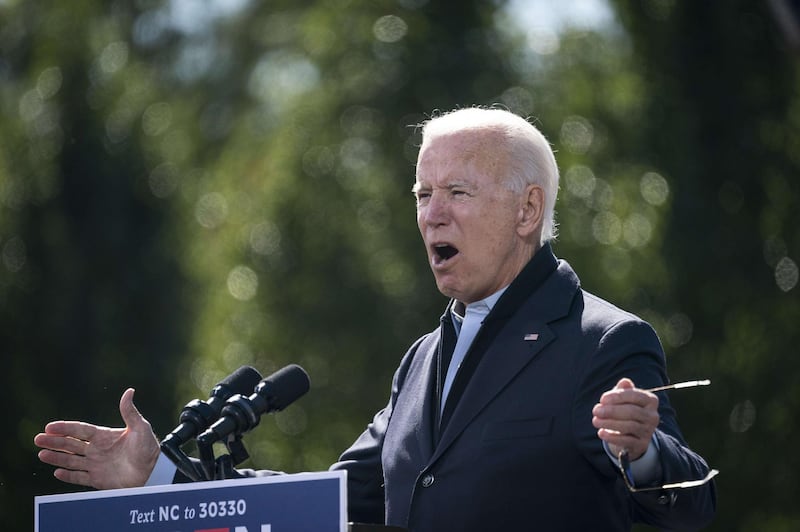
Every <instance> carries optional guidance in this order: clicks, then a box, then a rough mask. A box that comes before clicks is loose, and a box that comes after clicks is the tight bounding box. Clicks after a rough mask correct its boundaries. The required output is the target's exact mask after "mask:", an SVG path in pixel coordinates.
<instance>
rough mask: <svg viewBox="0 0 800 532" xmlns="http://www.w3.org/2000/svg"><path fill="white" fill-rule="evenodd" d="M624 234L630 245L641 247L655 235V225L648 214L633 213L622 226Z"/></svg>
mask: <svg viewBox="0 0 800 532" xmlns="http://www.w3.org/2000/svg"><path fill="white" fill-rule="evenodd" d="M622 235H623V238H624V239H625V242H626V243H627V244H628V245H629V246H630V247H632V248H639V247H642V246H644V245H645V244H647V243H648V242H649V241H650V238H651V236H652V235H653V225H652V224H651V223H650V220H649V219H648V218H647V216H645V215H643V214H640V213H633V214H631V215H630V216H628V218H627V219H626V220H625V223H624V224H623V226H622Z"/></svg>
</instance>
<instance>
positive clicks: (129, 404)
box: [119, 388, 147, 429]
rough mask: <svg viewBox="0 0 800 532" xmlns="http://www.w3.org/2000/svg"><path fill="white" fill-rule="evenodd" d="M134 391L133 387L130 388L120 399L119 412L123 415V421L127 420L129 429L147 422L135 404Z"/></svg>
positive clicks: (126, 424) (126, 423)
mask: <svg viewBox="0 0 800 532" xmlns="http://www.w3.org/2000/svg"><path fill="white" fill-rule="evenodd" d="M134 392H135V390H134V389H133V388H128V389H127V390H125V392H124V393H123V394H122V397H120V399H119V413H120V415H121V416H122V421H124V422H125V426H126V427H127V428H129V429H135V428H137V427H139V426H141V425H143V424H146V423H147V421H146V420H145V419H144V417H143V416H142V414H140V413H139V410H138V409H137V408H136V405H135V404H133V394H134Z"/></svg>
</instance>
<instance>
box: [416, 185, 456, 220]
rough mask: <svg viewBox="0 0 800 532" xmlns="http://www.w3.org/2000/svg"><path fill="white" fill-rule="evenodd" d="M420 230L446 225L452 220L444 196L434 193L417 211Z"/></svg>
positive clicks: (437, 192)
mask: <svg viewBox="0 0 800 532" xmlns="http://www.w3.org/2000/svg"><path fill="white" fill-rule="evenodd" d="M417 219H418V221H419V226H420V228H422V227H436V226H439V225H444V224H446V223H447V222H448V220H449V219H450V210H449V205H448V203H447V199H446V197H445V195H444V194H441V193H439V191H434V192H433V193H431V195H430V196H429V197H428V199H427V201H426V202H425V204H424V205H422V206H420V207H419V208H418V210H417Z"/></svg>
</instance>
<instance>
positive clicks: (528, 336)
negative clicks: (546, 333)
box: [522, 333, 539, 342]
mask: <svg viewBox="0 0 800 532" xmlns="http://www.w3.org/2000/svg"><path fill="white" fill-rule="evenodd" d="M522 339H523V340H525V341H526V342H535V341H536V340H538V339H539V333H528V334H526V335H525V336H523V337H522Z"/></svg>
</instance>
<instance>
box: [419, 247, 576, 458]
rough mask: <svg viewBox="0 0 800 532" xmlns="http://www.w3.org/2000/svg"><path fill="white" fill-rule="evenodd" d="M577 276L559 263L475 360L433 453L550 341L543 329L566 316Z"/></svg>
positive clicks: (442, 449)
mask: <svg viewBox="0 0 800 532" xmlns="http://www.w3.org/2000/svg"><path fill="white" fill-rule="evenodd" d="M578 287H579V284H578V280H577V276H576V275H575V273H574V272H573V271H572V269H571V268H570V267H569V265H568V264H566V263H565V262H562V263H561V264H560V265H559V267H558V269H557V271H556V272H554V274H553V275H552V276H550V277H549V278H548V280H547V281H546V282H545V283H544V284H543V285H542V286H541V287H540V288H539V289H538V290H536V291H535V292H534V294H533V295H532V296H531V297H529V299H528V300H527V301H525V303H524V304H523V305H522V306H521V307H520V308H519V310H518V311H517V312H516V313H514V314H513V316H511V317H510V319H509V321H508V322H507V323H506V325H505V326H503V328H502V330H501V331H500V332H499V334H498V335H497V337H496V338H495V340H494V341H493V342H492V344H491V346H490V347H489V348H488V349H487V350H486V352H485V353H484V355H483V357H482V358H481V360H480V362H479V363H478V366H477V367H476V369H475V373H474V375H473V376H472V378H470V380H469V382H468V383H467V385H466V387H465V388H464V392H463V395H462V396H461V398H460V400H459V402H458V404H457V405H456V406H455V409H454V410H453V414H452V417H451V418H450V420H449V422H448V423H447V425H446V426H445V427H444V430H443V432H442V434H441V438H440V439H439V442H438V445H436V448H435V450H434V455H433V457H432V459H433V460H435V459H437V458H438V457H439V456H440V455H441V454H443V453H444V452H445V451H446V450H447V448H448V447H449V446H450V445H451V444H452V443H453V442H454V441H455V439H456V438H457V437H458V436H459V434H461V433H462V432H463V431H464V429H465V428H466V427H467V426H468V425H469V423H470V422H472V420H473V419H474V418H475V417H476V416H477V415H478V414H479V413H480V412H481V411H482V410H483V409H484V408H485V407H486V405H488V404H489V403H490V402H491V401H492V400H493V399H494V398H495V397H496V396H497V395H498V394H500V393H501V392H502V391H503V389H504V388H505V387H506V386H507V385H508V383H509V382H511V380H513V379H514V377H515V376H516V375H517V374H518V373H519V372H520V371H522V370H523V369H524V368H525V367H526V366H527V365H528V364H530V363H531V361H533V360H534V359H535V358H536V357H537V356H538V355H539V354H540V353H541V352H542V350H543V349H544V348H545V347H546V346H547V345H548V344H550V343H551V342H552V341H553V340H554V339H555V334H554V333H553V331H552V329H550V327H549V326H548V325H547V324H548V323H549V322H551V321H554V320H556V319H559V318H561V317H563V316H565V315H567V313H568V312H569V307H570V304H571V302H572V300H573V298H574V296H575V293H576V291H577V290H578Z"/></svg>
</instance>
